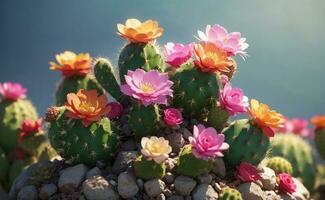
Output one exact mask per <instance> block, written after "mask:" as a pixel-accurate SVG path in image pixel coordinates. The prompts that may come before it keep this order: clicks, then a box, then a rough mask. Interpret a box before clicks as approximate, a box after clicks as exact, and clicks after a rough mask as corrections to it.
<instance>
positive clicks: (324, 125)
mask: <svg viewBox="0 0 325 200" xmlns="http://www.w3.org/2000/svg"><path fill="white" fill-rule="evenodd" d="M310 121H311V123H312V124H313V125H314V126H315V129H316V130H319V129H325V115H318V116H314V117H312V118H311V119H310Z"/></svg>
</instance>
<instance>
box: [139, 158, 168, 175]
mask: <svg viewBox="0 0 325 200" xmlns="http://www.w3.org/2000/svg"><path fill="white" fill-rule="evenodd" d="M133 168H134V172H135V175H136V176H137V177H139V178H143V179H146V180H148V179H152V178H163V177H164V176H165V174H166V164H165V163H164V162H163V163H161V164H158V163H156V162H155V161H154V160H146V159H145V158H144V157H143V156H142V155H141V156H139V157H137V158H136V159H135V160H134V161H133Z"/></svg>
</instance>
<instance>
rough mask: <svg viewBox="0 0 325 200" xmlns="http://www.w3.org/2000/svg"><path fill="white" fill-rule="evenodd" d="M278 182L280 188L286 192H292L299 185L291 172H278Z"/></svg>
mask: <svg viewBox="0 0 325 200" xmlns="http://www.w3.org/2000/svg"><path fill="white" fill-rule="evenodd" d="M278 183H279V187H280V190H281V191H283V192H285V193H289V194H292V193H294V192H295V191H296V188H297V186H296V184H295V182H294V181H293V179H292V177H291V176H290V175H289V174H286V173H281V174H278Z"/></svg>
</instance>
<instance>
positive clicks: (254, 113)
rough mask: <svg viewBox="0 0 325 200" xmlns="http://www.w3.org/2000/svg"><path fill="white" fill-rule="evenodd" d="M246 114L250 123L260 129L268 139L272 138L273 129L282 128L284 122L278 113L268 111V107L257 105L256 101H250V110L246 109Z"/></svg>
mask: <svg viewBox="0 0 325 200" xmlns="http://www.w3.org/2000/svg"><path fill="white" fill-rule="evenodd" d="M248 114H249V116H250V117H251V119H252V123H253V124H256V125H257V126H258V127H260V128H261V129H262V131H263V133H264V134H265V135H266V136H268V137H273V136H274V129H280V128H282V127H283V124H284V122H285V120H284V117H283V116H282V115H281V114H280V113H277V112H276V111H275V110H270V108H269V106H268V105H266V104H263V103H259V102H258V101H257V100H256V99H252V100H251V108H249V109H248Z"/></svg>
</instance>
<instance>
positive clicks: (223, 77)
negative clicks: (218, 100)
mask: <svg viewBox="0 0 325 200" xmlns="http://www.w3.org/2000/svg"><path fill="white" fill-rule="evenodd" d="M220 82H221V85H222V86H223V87H224V86H225V85H226V84H227V83H228V82H229V78H228V76H227V75H225V74H221V75H220Z"/></svg>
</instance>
